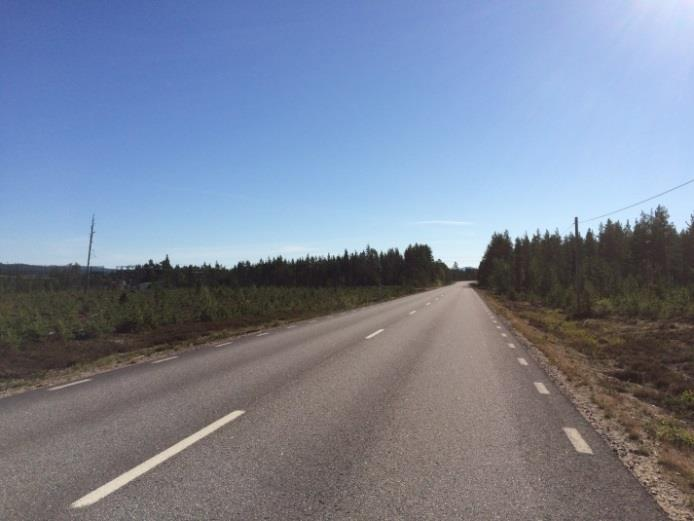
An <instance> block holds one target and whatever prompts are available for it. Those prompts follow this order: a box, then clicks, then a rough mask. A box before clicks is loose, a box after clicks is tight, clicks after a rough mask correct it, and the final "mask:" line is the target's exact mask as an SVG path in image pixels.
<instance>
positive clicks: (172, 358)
mask: <svg viewBox="0 0 694 521" xmlns="http://www.w3.org/2000/svg"><path fill="white" fill-rule="evenodd" d="M176 358H178V355H175V356H170V357H168V358H162V359H161V360H155V361H154V362H152V363H153V364H161V363H162V362H168V361H169V360H175V359H176Z"/></svg>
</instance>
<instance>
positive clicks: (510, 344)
mask: <svg viewBox="0 0 694 521" xmlns="http://www.w3.org/2000/svg"><path fill="white" fill-rule="evenodd" d="M508 346H509V347H510V348H511V349H515V348H516V344H513V343H511V342H509V344H508Z"/></svg>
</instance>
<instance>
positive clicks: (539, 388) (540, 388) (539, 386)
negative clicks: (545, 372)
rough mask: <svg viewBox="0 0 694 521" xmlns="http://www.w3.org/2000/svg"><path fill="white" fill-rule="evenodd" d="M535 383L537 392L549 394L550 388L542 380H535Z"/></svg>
mask: <svg viewBox="0 0 694 521" xmlns="http://www.w3.org/2000/svg"><path fill="white" fill-rule="evenodd" d="M533 384H535V389H537V392H538V393H540V394H549V389H547V387H545V384H543V383H542V382H533Z"/></svg>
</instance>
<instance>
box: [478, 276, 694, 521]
mask: <svg viewBox="0 0 694 521" xmlns="http://www.w3.org/2000/svg"><path fill="white" fill-rule="evenodd" d="M476 291H477V293H478V294H479V295H480V297H481V298H482V299H483V300H484V302H485V303H486V304H487V306H488V307H489V308H490V309H491V310H492V311H494V313H495V314H497V315H498V316H499V317H500V319H501V320H502V321H503V322H504V323H505V325H506V326H507V327H508V328H509V329H510V330H511V331H513V334H514V336H515V337H516V339H517V341H518V342H519V343H522V344H523V345H524V346H525V347H526V348H527V349H528V352H529V353H530V354H531V356H532V357H533V358H534V359H535V360H536V362H537V363H538V365H540V367H542V368H543V370H544V371H545V372H546V373H547V374H548V376H549V377H550V378H551V379H552V380H553V381H554V383H555V384H556V385H557V386H558V387H559V389H560V390H561V391H562V393H563V394H564V395H565V396H566V397H567V398H569V399H570V400H571V402H572V403H573V404H574V405H575V406H576V408H577V409H578V411H579V412H580V413H581V415H582V416H583V417H584V418H585V419H586V420H587V421H588V422H589V423H590V424H591V425H592V426H593V428H594V429H595V430H596V431H597V432H598V433H599V434H600V435H601V436H602V437H603V438H604V439H605V440H606V442H607V443H608V445H609V446H610V447H611V448H612V449H613V451H614V452H615V453H616V454H617V456H618V457H619V459H620V460H621V461H622V463H623V464H624V465H625V466H626V467H627V469H629V471H630V472H631V473H632V474H633V475H634V476H635V477H636V479H637V480H638V481H639V482H640V483H641V484H642V485H643V486H644V487H645V488H646V489H647V490H648V491H649V492H650V493H651V495H652V496H653V497H654V498H655V500H656V501H657V503H658V504H659V505H660V507H661V508H662V509H663V510H664V511H665V512H666V513H667V514H668V516H669V517H670V518H671V519H673V520H676V521H691V520H694V510H693V509H692V495H691V491H687V489H686V486H687V480H686V479H683V478H686V476H683V475H682V473H681V472H678V470H679V469H675V468H671V467H669V466H668V464H667V463H668V457H672V455H671V454H670V451H669V450H668V448H667V447H664V446H663V443H661V441H659V440H658V439H656V437H654V436H652V435H650V434H649V429H648V428H641V425H640V424H648V425H652V424H653V423H654V422H657V421H660V419H662V417H663V414H664V413H663V411H659V410H658V408H657V407H655V406H653V405H649V404H645V403H644V402H642V401H641V400H638V399H637V398H635V397H633V396H630V395H624V394H622V393H615V391H614V390H613V389H610V388H609V386H606V385H605V382H604V375H602V374H601V371H600V368H598V367H596V365H595V363H594V362H593V361H591V360H590V359H589V358H588V357H586V356H583V355H582V354H581V353H579V352H577V351H575V350H573V349H571V348H570V347H567V346H566V345H562V343H561V342H560V341H558V339H556V338H553V337H552V335H548V334H547V332H546V331H542V330H541V329H539V328H538V327H535V326H534V325H531V324H530V322H529V321H528V320H526V319H524V318H523V317H522V316H519V315H518V314H517V313H515V312H514V311H513V310H512V309H511V308H510V307H508V306H506V305H505V304H504V302H503V301H502V300H501V299H498V298H496V297H495V296H493V295H490V294H489V293H488V292H486V291H484V290H479V289H477V290H476Z"/></svg>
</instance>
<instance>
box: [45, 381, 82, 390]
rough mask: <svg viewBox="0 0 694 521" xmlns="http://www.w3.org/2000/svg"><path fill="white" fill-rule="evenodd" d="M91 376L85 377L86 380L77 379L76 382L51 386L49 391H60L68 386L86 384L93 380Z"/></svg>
mask: <svg viewBox="0 0 694 521" xmlns="http://www.w3.org/2000/svg"><path fill="white" fill-rule="evenodd" d="M91 381H92V379H91V378H85V379H84V380H77V381H76V382H70V383H69V384H63V385H56V386H55V387H51V388H50V389H48V390H49V391H60V390H61V389H65V388H66V387H72V386H73V385H79V384H86V383H87V382H91Z"/></svg>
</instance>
